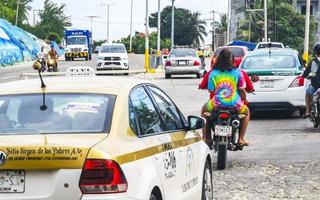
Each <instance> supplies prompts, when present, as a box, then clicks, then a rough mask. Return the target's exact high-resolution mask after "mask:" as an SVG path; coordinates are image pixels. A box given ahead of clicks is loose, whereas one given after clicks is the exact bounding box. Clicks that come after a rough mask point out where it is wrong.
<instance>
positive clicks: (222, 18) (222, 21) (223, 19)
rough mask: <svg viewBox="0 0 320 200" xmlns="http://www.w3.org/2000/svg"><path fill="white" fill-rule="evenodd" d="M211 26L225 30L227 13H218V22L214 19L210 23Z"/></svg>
mask: <svg viewBox="0 0 320 200" xmlns="http://www.w3.org/2000/svg"><path fill="white" fill-rule="evenodd" d="M211 26H212V27H213V28H217V29H219V31H220V32H222V33H224V32H227V28H228V22H227V14H220V22H218V21H214V22H212V23H211Z"/></svg>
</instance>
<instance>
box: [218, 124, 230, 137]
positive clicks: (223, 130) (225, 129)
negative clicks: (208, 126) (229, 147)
mask: <svg viewBox="0 0 320 200" xmlns="http://www.w3.org/2000/svg"><path fill="white" fill-rule="evenodd" d="M231 133H232V127H231V126H219V125H216V126H215V131H214V134H215V136H225V137H226V136H231Z"/></svg>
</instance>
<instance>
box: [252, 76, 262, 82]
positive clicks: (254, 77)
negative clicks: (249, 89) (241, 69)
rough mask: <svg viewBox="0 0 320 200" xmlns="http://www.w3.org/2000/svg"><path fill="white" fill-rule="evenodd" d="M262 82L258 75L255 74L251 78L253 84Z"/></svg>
mask: <svg viewBox="0 0 320 200" xmlns="http://www.w3.org/2000/svg"><path fill="white" fill-rule="evenodd" d="M259 80H260V77H259V75H257V74H254V75H252V76H251V81H252V82H254V83H255V82H258V81H259Z"/></svg>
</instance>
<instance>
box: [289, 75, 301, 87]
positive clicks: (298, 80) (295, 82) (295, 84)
mask: <svg viewBox="0 0 320 200" xmlns="http://www.w3.org/2000/svg"><path fill="white" fill-rule="evenodd" d="M301 86H304V78H303V77H302V76H298V77H297V78H295V79H294V80H293V81H292V83H291V84H290V86H289V87H290V88H293V87H301Z"/></svg>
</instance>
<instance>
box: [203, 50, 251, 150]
mask: <svg viewBox="0 0 320 200" xmlns="http://www.w3.org/2000/svg"><path fill="white" fill-rule="evenodd" d="M232 61H233V60H232V54H231V52H230V51H229V50H228V49H223V50H222V51H221V52H220V53H219V56H218V59H217V64H216V68H215V69H214V70H213V71H212V72H211V73H210V75H209V80H208V90H209V92H212V93H214V95H213V98H212V99H210V100H209V102H207V103H206V104H205V105H204V106H203V108H202V113H201V114H202V116H203V117H205V118H207V117H206V115H205V114H204V113H205V112H213V111H214V110H215V109H217V108H225V109H235V110H237V111H238V112H239V113H241V114H245V116H246V117H244V118H243V119H242V121H241V127H240V131H239V141H238V143H239V144H240V145H246V146H247V145H249V143H248V142H247V141H246V140H245V139H244V135H245V132H246V129H247V126H248V123H249V120H250V112H249V108H248V107H247V106H246V105H245V104H244V101H247V99H246V91H245V87H246V84H245V80H244V77H243V75H242V73H241V71H240V70H239V69H236V68H234V67H233V65H232ZM208 129H209V127H208V123H206V126H205V127H204V129H203V135H204V136H205V139H206V141H207V142H208V143H211V138H210V137H211V134H210V131H209V130H208Z"/></svg>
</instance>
